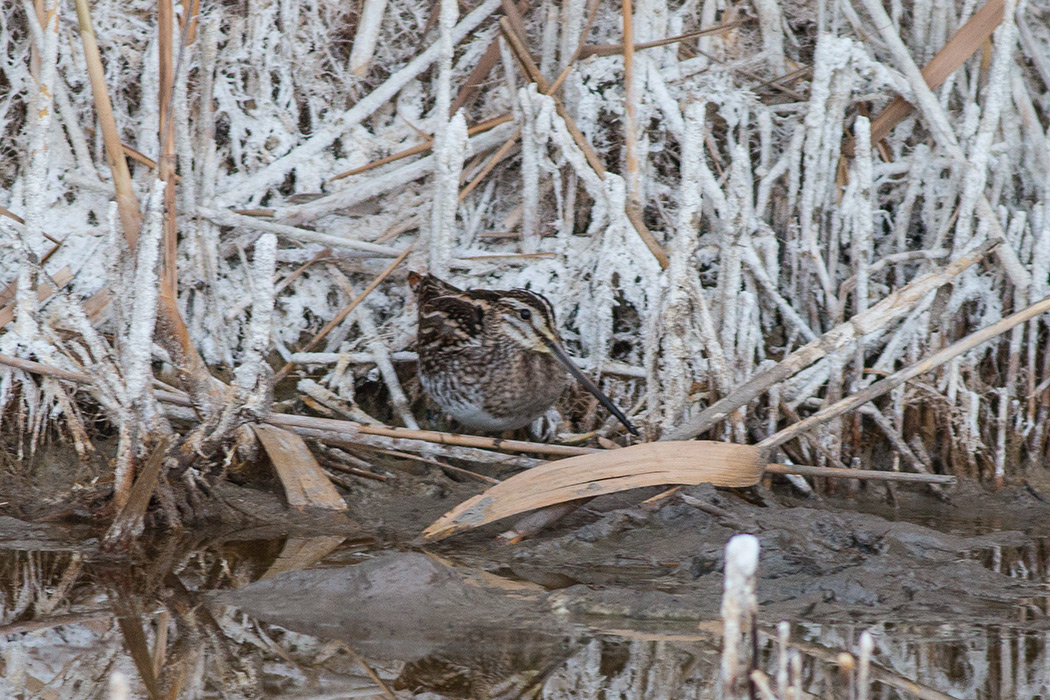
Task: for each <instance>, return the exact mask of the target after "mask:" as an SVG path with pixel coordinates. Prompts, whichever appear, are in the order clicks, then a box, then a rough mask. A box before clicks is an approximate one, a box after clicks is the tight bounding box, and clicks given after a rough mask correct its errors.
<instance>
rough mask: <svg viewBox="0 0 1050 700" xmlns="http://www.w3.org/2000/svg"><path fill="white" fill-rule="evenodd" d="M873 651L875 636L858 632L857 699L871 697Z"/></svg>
mask: <svg viewBox="0 0 1050 700" xmlns="http://www.w3.org/2000/svg"><path fill="white" fill-rule="evenodd" d="M874 651H875V638H874V637H872V636H871V632H868V631H866V630H865V631H864V632H861V634H860V658H859V660H858V664H857V700H868V698H869V697H871V655H872V653H873V652H874Z"/></svg>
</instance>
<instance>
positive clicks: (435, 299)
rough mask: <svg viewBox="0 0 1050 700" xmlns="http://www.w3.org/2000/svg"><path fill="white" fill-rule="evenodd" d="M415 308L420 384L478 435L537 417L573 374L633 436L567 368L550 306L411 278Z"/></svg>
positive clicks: (523, 295)
mask: <svg viewBox="0 0 1050 700" xmlns="http://www.w3.org/2000/svg"><path fill="white" fill-rule="evenodd" d="M408 281H409V284H410V285H411V286H412V290H413V291H414V292H415V293H416V300H417V302H418V304H419V335H418V339H417V341H416V348H417V350H418V352H419V380H420V383H421V384H422V385H423V389H424V390H425V391H426V392H427V393H428V394H429V395H430V397H431V398H433V399H434V401H435V402H436V403H437V404H438V405H439V406H441V408H442V409H443V410H444V411H445V412H446V413H448V414H449V415H450V416H452V417H453V418H455V419H456V420H457V421H459V422H460V423H462V424H463V425H465V426H467V427H470V428H478V429H481V430H510V429H513V428H520V427H522V426H524V425H528V424H529V423H531V422H532V421H533V420H535V419H536V418H538V417H539V416H541V415H543V414H544V413H545V412H546V411H547V409H548V408H550V407H551V406H552V405H553V404H554V402H555V401H557V400H558V397H559V396H561V394H562V392H563V391H564V390H565V387H566V386H567V385H568V382H569V377H568V375H567V374H566V372H567V371H568V372H571V373H572V374H573V375H574V376H575V377H576V378H577V379H578V380H579V381H580V383H581V384H583V385H584V387H585V388H586V389H587V390H588V391H590V392H591V393H592V394H594V395H595V397H597V399H598V400H599V401H600V402H601V403H602V405H603V406H605V407H606V408H607V409H608V410H609V411H610V412H611V413H612V414H613V415H614V416H616V418H617V419H619V421H620V422H621V423H623V424H624V426H626V427H627V429H628V430H630V431H631V432H632V433H635V434H637V432H638V431H637V430H636V429H635V427H634V426H633V425H631V422H630V421H629V420H627V417H626V416H624V415H623V413H621V412H620V411H619V409H617V408H616V406H615V405H614V404H613V403H612V401H610V400H609V398H608V397H607V396H605V394H603V393H602V392H601V391H600V390H599V389H598V387H596V386H595V385H594V384H593V383H592V382H591V381H590V380H589V379H587V377H586V376H585V375H584V374H583V373H582V372H580V370H579V369H578V368H577V367H576V366H575V365H574V364H573V363H572V361H571V360H570V359H569V357H568V355H566V354H565V350H564V349H563V348H562V345H561V338H560V337H559V335H558V330H557V326H556V325H555V322H554V309H553V308H552V307H551V305H550V302H549V301H547V300H546V299H545V298H543V297H542V296H541V295H539V294H536V293H534V292H530V291H528V290H525V289H512V290H509V291H493V290H488V289H467V290H461V289H458V288H457V287H453V286H452V285H450V284H448V283H447V282H443V281H442V280H440V279H438V278H437V277H434V276H433V275H429V274H428V275H419V274H416V273H415V272H412V273H409V278H408Z"/></svg>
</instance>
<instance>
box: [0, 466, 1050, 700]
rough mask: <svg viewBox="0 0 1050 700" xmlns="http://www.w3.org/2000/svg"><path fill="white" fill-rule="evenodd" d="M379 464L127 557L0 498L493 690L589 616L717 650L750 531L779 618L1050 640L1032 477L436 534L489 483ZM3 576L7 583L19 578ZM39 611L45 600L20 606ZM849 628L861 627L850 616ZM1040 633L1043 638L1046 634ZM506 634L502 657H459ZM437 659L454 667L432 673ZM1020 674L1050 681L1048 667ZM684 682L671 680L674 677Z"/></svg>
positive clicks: (728, 496)
mask: <svg viewBox="0 0 1050 700" xmlns="http://www.w3.org/2000/svg"><path fill="white" fill-rule="evenodd" d="M378 470H379V471H381V472H384V473H387V474H389V475H390V476H391V478H390V479H389V480H388V481H386V482H375V481H370V480H365V479H355V480H353V481H350V482H346V483H347V486H348V488H345V489H343V493H344V496H345V499H346V501H347V503H348V504H349V506H350V510H349V512H348V514H347V515H330V514H323V513H302V512H298V511H295V510H293V509H290V508H288V507H287V506H286V505H285V504H284V501H283V499H282V497H281V495H280V494H279V493H278V492H277V487H276V484H273V483H270V484H269V487H268V488H258V483H256V484H255V486H253V487H247V486H237V485H235V484H233V483H230V482H229V481H225V480H220V481H217V482H215V483H214V484H213V485H212V487H211V488H210V490H209V494H208V513H207V514H208V515H209V516H210V517H211V518H212V521H211V522H209V523H207V524H206V525H202V526H200V527H195V528H191V529H188V530H187V531H185V532H182V533H178V534H175V535H170V534H169V535H165V534H161V533H154V534H150V535H148V536H147V537H146V538H144V541H143V547H142V548H141V550H140V551H138V552H136V553H134V554H132V556H131V558H130V559H128V560H123V561H122V560H119V559H118V560H115V561H114V560H113V559H111V558H103V557H101V555H100V553H99V551H98V544H97V543H98V539H97V538H98V535H99V533H100V530H99V527H98V525H99V523H92V522H91V521H90V519H87V518H85V517H84V516H85V513H84V512H82V511H81V510H80V509H78V508H70V507H68V505H67V504H64V503H62V502H61V501H62V500H63V499H61V498H56V497H55V496H54V494H52V495H51V496H49V497H47V498H40V497H39V496H40V494H41V493H42V492H41V491H36V492H34V500H33V501H32V502H31V501H30V500H29V499H28V498H27V494H29V493H30V492H29V491H23V492H21V493H18V494H15V493H7V494H5V495H3V496H2V497H0V502H2V503H3V505H0V548H2V550H3V551H4V553H5V555H6V556H11V555H13V554H14V553H16V552H37V553H44V552H61V553H70V552H75V553H77V556H79V557H81V558H82V559H83V561H86V562H88V564H89V567H88V568H90V566H91V564H90V563H91V562H92V561H94V560H98V561H100V562H101V561H105V567H104V568H105V570H106V571H107V572H110V573H106V574H105V575H102V576H100V575H99V574H95V575H94V576H95V579H96V580H97V579H99V578H102V579H105V578H106V576H111V575H112V573H111V572H112V571H113V569H114V567H115V568H116V569H117V570H121V569H122V567H123V568H126V569H127V570H128V571H133V572H137V573H135V574H133V575H130V576H128V577H124V578H120V580H121V581H123V583H122V584H121V585H124V586H129V587H130V588H129V589H126V590H131V591H137V592H139V593H143V594H147V593H148V594H149V595H161V594H159V593H158V591H163V590H166V586H167V585H168V584H169V583H170V580H171V579H170V576H171V575H172V574H175V575H177V576H179V577H180V580H181V581H184V582H185V588H186V594H187V595H189V596H191V597H192V598H193V600H194V601H195V604H198V605H203V606H204V607H205V608H207V609H208V610H211V611H213V613H212V614H213V615H215V617H216V619H223V616H224V615H227V616H228V615H229V614H230V613H229V610H240V611H243V612H245V613H248V614H249V615H251V616H252V617H253V618H254V619H256V620H258V621H260V622H262V623H268V624H273V625H278V626H279V627H280V628H283V629H285V630H288V631H290V632H294V633H298V634H303V635H310V636H312V637H316V638H318V639H323V640H341V641H342V642H345V643H346V644H348V645H351V646H352V647H353V648H354V649H355V650H357V652H358V653H360V654H363V655H365V656H366V657H368V658H369V659H370V660H372V661H374V662H376V663H380V664H381V665H383V666H384V668H388V669H390V668H393V669H394V670H393V671H391V672H390V675H391V677H392V678H396V679H399V680H398V682H399V683H400V684H401V685H400V687H403V688H407V689H410V690H411V689H414V690H416V691H420V690H433V691H436V692H442V693H445V694H448V695H457V693H455V692H452V691H451V690H450V686H449V685H448V683H449V681H448V678H447V677H446V676H447V675H448V673H449V671H448V667H449V665H450V664H451V665H452V666H454V667H455V668H456V669H459V670H458V671H457V672H456V673H453V674H452V675H453V676H455V677H456V678H457V679H458V680H457V681H456V682H457V683H461V684H462V683H466V686H465V687H466V690H464V689H463V688H461V689H460V691H459V693H458V695H459V696H464V695H463V693H466V696H474V697H490V696H492V697H494V696H496V695H499V693H496V692H495V691H494V690H493V688H495V687H496V686H497V685H498V683H495V681H493V679H492V676H493V673H495V675H496V676H499V675H500V673H502V674H504V675H508V676H513V675H515V674H517V673H519V672H520V671H521V670H522V668H525V667H527V668H530V669H532V670H533V671H535V670H536V668H538V667H544V668H546V666H547V665H552V666H551V667H552V668H554V666H557V664H559V663H562V662H563V661H565V659H567V658H569V657H570V656H572V654H573V653H575V652H573V649H574V648H577V647H578V646H579V644H580V640H587V639H591V640H593V639H594V638H595V636H596V635H598V636H600V637H601V638H603V639H606V640H608V639H609V638H614V639H617V640H619V642H618V643H621V642H623V640H625V639H628V640H630V639H633V640H638V639H644V640H649V641H652V640H677V641H676V643H683V640H688V641H689V643H695V644H701V646H702V648H703V650H704V651H702V652H696V653H697V654H699V657H698V658H700V657H705V655H706V656H707V657H710V658H708V661H711V658H715V659H716V658H717V645H718V636H717V633H716V632H717V625H716V624H714V623H715V621H717V620H718V617H719V605H720V601H721V595H722V585H723V571H722V570H723V551H724V548H725V545H726V542H727V541H728V540H729V538H730V537H732V536H733V535H735V534H737V533H740V532H749V533H752V534H754V535H756V536H757V537H758V539H759V541H760V544H761V555H760V567H759V582H758V599H759V603H760V625H761V627H762V629H763V630H764V631H766V632H768V631H770V630H772V629H774V626H775V625H776V623H778V622H780V621H782V620H787V621H790V622H791V623H792V624H793V625H795V626H796V627H797V626H799V625H801V626H806V625H816V626H818V627H821V628H822V630H824V631H825V632H826V631H827V630H833V629H840V630H841V629H844V628H843V626H845V628H848V629H849V630H861V629H864V628H865V627H868V626H871V627H875V628H878V629H881V630H883V631H884V633H885V634H887V635H889V634H890V633H891V632H892V633H893V634H896V635H899V639H898V641H902V640H903V642H902V643H905V646H906V643H907V642H911V641H916V640H920V641H921V640H926V641H928V639H927V638H928V636H929V634H930V630H934V629H936V630H942V631H943V630H944V629H946V628H947V629H953V630H956V631H957V632H958V634H956V635H955V637H959V635H962V637H964V638H968V637H967V635H972V634H973V633H974V631H975V630H976V631H978V632H981V631H986V630H990V629H994V630H999V631H1002V630H1009V631H1010V634H1013V635H1016V638H1017V639H1023V640H1026V641H1025V644H1026V645H1027V646H1026V647H1025V648H1026V649H1028V651H1026V654H1028V655H1029V656H1030V657H1032V663H1036V664H1038V663H1043V660H1045V659H1046V658H1047V652H1046V648H1045V639H1046V636H1045V633H1046V631H1047V630H1050V618H1048V615H1047V611H1048V609H1050V606H1048V593H1047V589H1046V583H1047V580H1048V579H1047V577H1048V575H1050V572H1048V562H1047V560H1048V558H1050V504H1048V503H1047V502H1046V500H1044V499H1043V497H1042V494H1041V492H1040V490H1039V489H1038V488H1033V486H1032V485H1018V486H1014V487H1008V488H1006V489H1003V490H1001V491H999V492H997V493H993V492H990V491H987V490H985V489H981V488H979V487H975V486H969V485H964V486H957V487H955V488H953V489H952V490H950V491H948V494H947V495H948V500H949V502H946V501H945V500H944V499H941V498H935V497H933V496H932V495H930V494H929V493H927V492H926V491H925V490H924V488H923V487H915V486H906V487H898V488H897V490H896V500H897V505H896V507H891V506H889V505H887V504H886V498H885V495H886V494H885V490H884V488H883V487H882V486H869V487H868V488H867V489H862V490H861V491H860V492H859V494H858V495H857V496H856V497H855V498H842V497H825V498H820V497H814V498H803V497H801V496H799V495H798V494H797V493H796V492H794V491H793V490H792V489H791V487H790V486H789V485H787V484H786V483H775V484H774V486H773V488H772V490H768V489H764V488H756V489H751V490H747V491H734V490H716V489H714V488H711V487H707V486H699V487H690V488H685V489H682V490H681V491H680V492H679V493H677V494H675V495H673V496H670V497H667V498H664V499H663V500H660V501H657V502H656V503H645V502H644V501H645V500H646V499H647V498H649V497H651V496H653V495H655V494H656V493H658V492H659V490H658V489H655V490H648V491H638V492H629V493H624V494H618V495H614V496H606V497H603V498H600V499H597V500H595V501H592V502H591V503H590V504H588V505H587V506H586V507H584V508H582V509H581V510H580V511H578V512H576V513H575V514H573V515H571V516H569V517H567V518H566V519H564V520H563V521H562V522H560V523H558V524H557V525H555V526H554V527H552V528H550V529H549V530H548V531H546V532H544V533H541V534H539V535H537V536H536V537H534V538H532V539H530V540H527V541H524V542H520V543H518V544H514V545H501V544H498V540H497V537H496V536H497V535H498V534H499V533H500V532H501V531H502V530H505V529H506V528H507V526H508V525H509V524H510V523H509V522H504V523H497V524H494V525H491V526H488V527H486V528H483V529H481V530H478V531H475V532H470V533H466V534H462V535H458V536H456V537H453V538H451V539H449V540H447V541H445V542H441V543H438V544H436V545H428V546H426V547H421V546H420V545H419V544H418V543H417V542H416V538H417V536H418V534H419V532H420V531H421V530H422V529H423V527H425V526H426V525H428V524H429V523H430V522H432V521H433V520H434V519H436V518H437V517H438V516H439V515H441V514H442V513H444V512H445V511H447V510H449V509H450V508H452V507H453V506H454V505H456V504H457V503H459V502H460V501H461V500H464V499H466V498H467V497H469V496H471V495H473V494H474V493H477V492H479V491H480V490H481V488H482V486H483V485H482V484H480V483H478V482H468V481H462V480H460V479H461V477H458V476H457V477H456V478H451V477H450V476H449V475H446V474H444V473H442V472H441V471H440V470H432V469H430V468H425V469H424V468H422V467H420V466H419V465H414V464H412V463H407V462H393V461H389V462H385V463H383V464H381V465H378ZM52 471H54V472H55V473H59V472H58V471H56V470H52ZM12 481H13V480H12V479H9V480H8V482H7V483H8V484H10V483H12ZM73 500H77V499H76V498H75V497H74V498H73ZM204 551H208V552H210V554H209V557H210V558H209V559H208V560H209V561H211V562H212V564H210V565H209V566H212V567H218V569H216V570H222V571H228V572H234V573H233V574H229V575H209V576H203V575H201V576H193V575H186V574H185V571H186V569H187V563H186V562H188V561H193V560H195V557H196V558H197V559H200V556H201V555H200V553H201V552H204ZM304 568H305V569H307V570H305V571H303V570H298V569H304ZM125 578H126V580H125ZM260 578H261V579H264V580H258V579H260ZM4 580H5V584H4V585H6V586H11V585H15V586H16V587H17V584H12V579H11V578H5V579H4ZM106 580H109V579H106ZM162 582H166V583H162ZM209 589H224V590H223V591H222V592H209ZM108 590H109V594H112V585H111V586H110V588H109V589H108ZM6 594H7V599H8V600H13V599H14V598H17V596H18V595H19V592H18V591H17V590H7V591H6ZM149 595H146V596H145V598H149ZM164 595H168V596H169V597H170V595H171V593H170V591H169V592H168V593H166V594H163V595H161V597H162V598H163V596H164ZM227 606H232V607H227ZM148 607H149V605H148V604H146V603H143V608H148ZM27 616H28V617H31V616H32V615H31V610H26V611H23V616H22V617H23V619H25V618H26V617H27ZM15 621H16V620H12V619H7V620H5V622H8V623H10V622H15ZM836 626H838V627H836ZM712 630H714V631H715V632H712ZM1033 635H1034V636H1033ZM802 636H803V637H805V636H806V635H805V634H803V635H802ZM844 636H845V637H846V638H852V639H854V641H855V634H852V633H849V634H844ZM951 636H952V635H949V637H951ZM1031 639H1042V640H1044V641H1043V642H1042V643H1041V645H1040V646H1039V647H1038V649H1037V650H1036V651H1035V652H1032V651H1031V649H1030V648H1029V647H1030V645H1031V641H1030V640H1031ZM13 641H14V638H8V642H7V643H8V644H10V643H12V642H13ZM829 643H830V642H829ZM889 643H890V639H889V637H888V636H887V639H886V644H887V646H889ZM574 645H575V646H574ZM497 648H498V649H499V650H500V652H499V654H498V656H499V658H500V659H502V661H501V662H500V664H502V666H503V667H507V668H504V669H503V671H501V672H499V673H496V672H493V671H492V670H491V669H488V670H485V671H484V673H481V672H480V671H477V669H476V668H475V669H474V671H470V672H468V671H463V670H462V669H464V668H467V667H471V664H472V663H474V664H475V665H476V662H477V660H478V659H480V658H484V657H485V656H486V652H491V651H492V650H493V649H497ZM694 651H695V650H694ZM898 651H899V650H898ZM690 653H692V652H690ZM828 653H831V652H830V651H829V652H828ZM887 653H888V652H887ZM712 654H714V655H715V656H714V657H712V656H711V655H712ZM1033 654H1034V656H1033ZM889 656H890V657H892V656H893V654H889ZM435 659H439V660H441V663H440V664H438V665H437V667H436V668H439V669H441V671H440V673H439V672H438V671H436V670H435V666H434V664H435ZM508 659H511V660H513V661H508ZM471 660H473V661H471ZM712 663H714V662H712ZM883 663H884V665H886V666H894V665H895V664H896V663H897V662H895V661H894V660H893V659H892V658H884V659H883ZM948 663H949V666H948V668H949V669H950V668H951V663H952V662H948ZM905 665H907V664H905ZM993 665H994V664H993ZM694 666H695V664H694ZM715 666H717V664H715ZM956 666H957V662H956ZM596 668H598V669H599V670H600V668H601V664H598V666H597V667H596ZM694 670H695V669H694ZM1020 671H1021V669H1020V667H1019V666H1018V667H1017V668H1013V670H1011V673H1014V674H1016V673H1020ZM435 673H437V674H438V675H440V676H441V678H443V679H444V680H441V681H440V682H439V681H437V680H434V679H433V678H432V676H433V675H434V674H435ZM478 673H481V676H484V678H485V679H486V680H485V681H484V682H481V681H480V680H479V678H480V677H481V676H477V674H478ZM683 673H684V671H683ZM915 673H917V672H916V671H915V669H912V674H915ZM958 673H959V670H958V668H956V670H955V676H958ZM472 674H473V675H472ZM967 674H969V675H971V676H974V677H973V678H970V679H969V680H965V679H964V681H959V679H958V678H954V680H953V675H952V674H951V673H948V672H947V671H937V673H936V674H933V678H932V679H931V678H927V679H925V681H926V682H927V683H932V685H931V686H930V688H932V687H933V686H935V685H936V684H937V682H935V681H936V678H942V677H943V678H942V680H941V681H939V682H941V683H943V684H945V685H944V686H943V687H944V688H945V690H951V689H952V688H954V687H955V686H953V685H952V684H953V683H959V682H962V683H963V686H962V687H966V688H976V690H974V691H972V692H974V693H975V694H974V697H1002V694H1001V692H998V691H995V692H993V689H992V687H993V686H995V685H996V683H997V682H999V681H996V679H997V678H1000V677H1001V675H1002V670H1001V669H999V670H998V671H996V672H995V673H991V674H990V675H989V672H988V670H987V669H985V671H984V672H983V675H982V673H978V671H977V669H973V668H970V669H969V671H967V673H964V674H963V675H967ZM997 674H998V675H997ZM464 675H465V676H466V677H467V680H464ZM918 675H922V674H918ZM1029 675H1031V674H1029ZM978 676H979V677H980V678H982V679H983V680H980V682H978V680H979V679H978ZM471 678H472V679H473V680H470V679H471ZM685 678H686V676H684V675H683V676H682V679H680V681H681V682H685V680H684V679H685ZM814 678H816V677H814ZM975 679H978V680H975ZM1026 679H1027V681H1030V682H1033V683H1036V684H1040V683H1042V684H1046V683H1050V671H1045V672H1044V673H1043V676H1042V677H1039V675H1038V674H1035V676H1033V677H1028V676H1026ZM912 680H919V681H920V682H922V681H923V679H922V678H918V679H915V678H913V679H912ZM813 682H814V683H817V682H818V681H817V680H813ZM824 682H825V683H827V682H829V681H827V679H825V681H824ZM974 683H977V685H974ZM1011 683H1016V679H1013V680H1011ZM982 684H983V685H982ZM453 685H455V684H453ZM1040 687H1041V686H1040ZM676 692H678V691H676V690H675V686H674V684H673V683H672V684H671V685H669V686H668V688H667V693H668V697H670V696H672V695H674V694H675V693H676ZM895 692H903V691H899V690H898V691H895ZM938 692H939V691H938ZM967 692H970V691H967ZM249 695H250V693H249ZM659 695H660V694H659V693H657V694H656V696H659ZM701 695H702V694H701ZM964 696H965V695H951V694H948V695H942V696H935V697H964ZM832 697H834V695H832ZM890 697H893V696H890ZM900 697H910V696H909V695H908V694H906V693H905V694H903V695H900Z"/></svg>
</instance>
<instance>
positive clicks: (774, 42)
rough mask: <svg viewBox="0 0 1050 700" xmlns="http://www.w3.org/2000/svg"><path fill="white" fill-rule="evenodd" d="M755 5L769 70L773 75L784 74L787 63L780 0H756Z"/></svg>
mask: <svg viewBox="0 0 1050 700" xmlns="http://www.w3.org/2000/svg"><path fill="white" fill-rule="evenodd" d="M754 5H755V12H756V13H758V28H759V29H760V30H761V31H762V47H763V53H765V54H766V62H767V63H768V65H769V70H770V71H772V72H773V75H782V74H783V73H785V72H786V66H787V64H786V62H785V61H784V33H783V29H782V27H783V26H784V16H783V14H781V12H780V3H779V2H778V0H754Z"/></svg>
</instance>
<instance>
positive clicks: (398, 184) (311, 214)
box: [209, 124, 514, 245]
mask: <svg viewBox="0 0 1050 700" xmlns="http://www.w3.org/2000/svg"><path fill="white" fill-rule="evenodd" d="M513 131H514V125H513V124H502V125H500V126H498V127H496V128H495V129H490V130H489V131H486V132H484V133H481V134H478V135H477V136H474V137H473V138H471V139H470V150H472V151H481V150H485V149H487V148H490V147H492V146H494V145H496V144H501V143H503V142H504V141H506V140H507V138H508V137H510V135H511V133H512V132H513ZM436 167H437V166H436V161H435V159H434V156H426V157H425V158H420V159H419V160H414V161H412V162H411V163H409V164H408V165H402V166H401V167H399V168H395V169H394V170H391V171H389V172H386V173H384V174H382V175H376V176H373V177H369V178H354V179H352V180H351V181H350V182H349V183H348V184H347V185H346V186H345V188H344V189H342V190H340V191H338V192H335V193H333V194H330V195H328V196H326V197H321V198H319V199H315V200H314V201H312V202H309V203H308V204H298V205H291V206H285V207H277V208H275V210H274V218H275V219H277V220H278V221H281V222H284V223H286V224H295V225H302V224H306V223H310V222H312V221H315V220H316V219H319V218H320V217H322V216H327V215H329V214H333V213H336V212H338V211H339V210H340V209H346V208H349V207H353V206H355V205H357V204H361V203H362V202H367V201H368V200H369V199H372V198H373V197H378V196H379V195H382V194H387V193H389V192H392V191H394V190H397V189H400V188H403V187H404V186H405V183H407V182H411V181H413V180H418V179H419V178H421V177H424V176H425V175H428V174H430V173H431V172H433V171H434V169H435V168H436ZM348 179H349V178H348ZM209 209H211V210H212V211H215V208H214V207H210V208H209ZM326 245H328V244H326Z"/></svg>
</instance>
